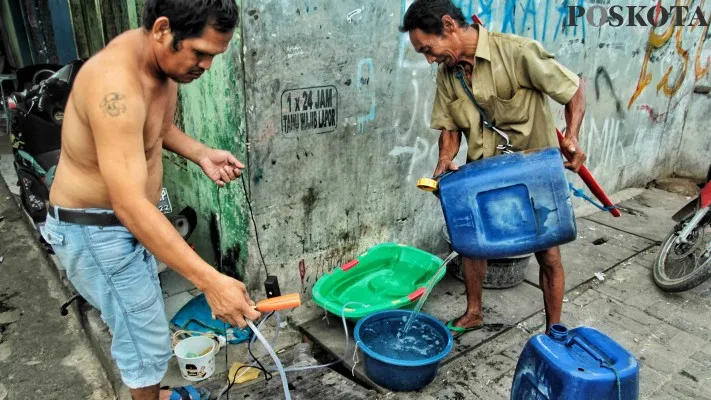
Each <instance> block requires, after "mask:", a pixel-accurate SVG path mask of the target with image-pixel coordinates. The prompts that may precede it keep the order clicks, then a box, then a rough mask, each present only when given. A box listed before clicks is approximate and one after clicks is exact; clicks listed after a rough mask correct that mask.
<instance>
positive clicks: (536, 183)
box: [438, 148, 577, 260]
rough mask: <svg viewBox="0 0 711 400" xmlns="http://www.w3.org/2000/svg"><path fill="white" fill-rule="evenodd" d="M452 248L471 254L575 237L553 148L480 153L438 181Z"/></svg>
mask: <svg viewBox="0 0 711 400" xmlns="http://www.w3.org/2000/svg"><path fill="white" fill-rule="evenodd" d="M438 190H439V197H440V200H441V203H442V211H443V213H444V219H445V223H446V225H447V230H448V233H449V237H450V239H451V244H452V249H453V250H454V251H456V252H457V253H459V254H461V255H463V256H466V257H470V258H474V259H482V260H484V259H495V258H505V257H511V256H517V255H522V254H529V253H533V252H536V251H540V250H545V249H548V248H551V247H555V246H559V245H561V244H565V243H568V242H572V241H573V240H575V238H576V237H577V228H576V225H575V216H574V214H573V203H572V200H571V197H570V191H569V187H568V181H567V180H566V178H565V168H564V167H563V160H562V156H561V153H560V150H559V149H556V148H548V149H543V150H534V151H527V152H518V153H512V154H503V155H500V156H496V157H491V158H486V159H483V160H481V161H476V162H472V163H469V164H466V165H464V166H462V167H461V168H460V169H459V171H456V172H453V173H451V174H448V175H445V176H443V177H442V178H441V179H440V180H439V184H438Z"/></svg>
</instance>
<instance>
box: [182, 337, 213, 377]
mask: <svg viewBox="0 0 711 400" xmlns="http://www.w3.org/2000/svg"><path fill="white" fill-rule="evenodd" d="M219 349H220V347H219V345H218V344H217V342H216V341H215V340H214V339H212V338H210V337H207V336H192V337H189V338H187V339H184V340H181V341H180V342H179V343H178V344H177V345H176V346H175V349H174V350H173V352H174V353H175V358H176V359H177V360H178V365H179V366H180V373H181V374H182V375H183V378H185V379H186V380H188V381H191V382H198V381H202V380H205V379H207V378H209V377H210V376H212V374H214V373H215V354H216V353H217V352H218V351H219Z"/></svg>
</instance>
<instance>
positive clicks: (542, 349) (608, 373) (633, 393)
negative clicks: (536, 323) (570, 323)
mask: <svg viewBox="0 0 711 400" xmlns="http://www.w3.org/2000/svg"><path fill="white" fill-rule="evenodd" d="M638 398H639V364H638V363H637V360H636V359H635V358H634V356H633V355H632V354H630V353H629V352H628V351H627V350H626V349H625V348H623V347H622V346H620V345H619V344H618V343H617V342H615V341H614V340H612V339H611V338H610V337H608V336H607V335H605V334H603V333H602V332H600V331H598V330H597V329H593V328H590V327H586V326H583V327H579V328H575V329H571V330H568V329H567V328H566V327H565V326H563V325H552V326H551V328H550V333H549V334H548V335H544V334H540V335H536V336H534V337H532V338H531V339H530V340H529V341H528V343H526V346H525V347H524V348H523V351H522V352H521V356H520V357H519V359H518V364H517V365H516V373H515V374H514V379H513V382H512V384H511V400H582V399H594V400H637V399H638Z"/></svg>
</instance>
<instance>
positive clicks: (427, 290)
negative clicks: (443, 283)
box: [401, 251, 459, 335]
mask: <svg viewBox="0 0 711 400" xmlns="http://www.w3.org/2000/svg"><path fill="white" fill-rule="evenodd" d="M458 255H459V253H457V252H456V251H453V252H452V254H450V255H449V256H448V257H447V259H446V260H444V262H443V263H442V265H440V267H439V269H438V270H437V272H435V274H434V275H432V278H431V279H430V281H429V282H427V286H425V293H424V294H422V297H420V300H418V301H417V304H416V305H415V309H414V310H413V311H412V314H410V318H408V320H407V323H405V327H404V328H403V329H402V331H401V332H402V333H403V335H404V334H407V332H408V331H409V330H410V328H411V327H412V323H413V322H415V320H416V319H417V315H418V314H420V310H422V306H423V305H424V304H425V301H427V297H428V296H429V295H430V292H432V288H433V287H434V285H435V282H437V277H438V276H439V274H440V273H441V272H442V270H443V269H444V268H447V264H449V263H450V262H451V261H452V260H454V258H455V257H457V256H458Z"/></svg>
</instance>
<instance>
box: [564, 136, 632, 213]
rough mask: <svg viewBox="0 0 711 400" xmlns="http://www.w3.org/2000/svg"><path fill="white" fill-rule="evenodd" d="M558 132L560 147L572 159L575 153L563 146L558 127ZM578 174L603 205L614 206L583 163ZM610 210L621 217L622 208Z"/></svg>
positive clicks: (566, 156)
mask: <svg viewBox="0 0 711 400" xmlns="http://www.w3.org/2000/svg"><path fill="white" fill-rule="evenodd" d="M556 133H558V144H560V149H561V151H562V152H563V155H564V156H565V158H566V159H567V160H568V161H572V160H573V155H572V154H570V152H569V151H568V149H564V148H563V139H565V137H564V136H563V134H562V133H561V132H560V131H559V130H558V129H556ZM578 175H580V178H581V179H582V180H583V182H585V184H586V185H587V186H588V188H589V189H590V191H591V192H592V194H593V195H595V197H597V199H598V200H600V202H602V205H603V206H605V207H612V206H613V205H614V204H612V200H610V198H609V197H607V194H606V193H605V191H604V190H603V189H602V187H600V184H598V183H597V181H596V180H595V178H593V176H592V174H591V173H590V171H589V170H588V168H587V167H586V166H584V165H583V166H582V167H580V170H579V171H578ZM609 211H610V214H612V215H613V216H614V217H621V216H622V214H621V213H620V210H618V209H616V208H611V209H610V210H609Z"/></svg>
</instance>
